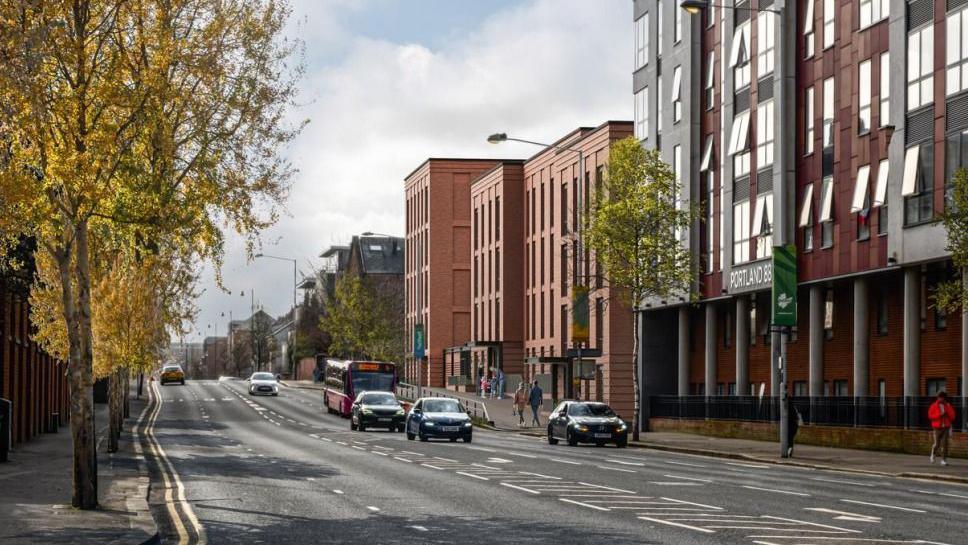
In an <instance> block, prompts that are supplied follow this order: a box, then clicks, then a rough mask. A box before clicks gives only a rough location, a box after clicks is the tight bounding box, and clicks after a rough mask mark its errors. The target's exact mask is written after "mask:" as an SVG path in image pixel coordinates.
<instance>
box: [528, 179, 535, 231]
mask: <svg viewBox="0 0 968 545" xmlns="http://www.w3.org/2000/svg"><path fill="white" fill-rule="evenodd" d="M529 193H530V195H531V234H532V235H533V234H534V223H535V221H534V201H535V197H534V190H532V191H529Z"/></svg>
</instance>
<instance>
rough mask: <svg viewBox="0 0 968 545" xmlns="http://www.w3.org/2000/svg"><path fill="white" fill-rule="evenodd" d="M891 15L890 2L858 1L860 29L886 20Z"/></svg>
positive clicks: (878, 0) (889, 0) (879, 0)
mask: <svg viewBox="0 0 968 545" xmlns="http://www.w3.org/2000/svg"><path fill="white" fill-rule="evenodd" d="M890 14H891V0H860V28H861V29H865V28H867V27H869V26H871V25H873V24H874V23H879V22H881V21H883V20H884V19H887V18H888V16H889V15H890Z"/></svg>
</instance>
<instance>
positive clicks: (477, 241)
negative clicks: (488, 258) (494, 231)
mask: <svg viewBox="0 0 968 545" xmlns="http://www.w3.org/2000/svg"><path fill="white" fill-rule="evenodd" d="M480 215H481V211H480V209H478V208H475V209H474V247H475V248H480V247H481V220H480Z"/></svg>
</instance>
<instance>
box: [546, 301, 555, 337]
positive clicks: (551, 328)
mask: <svg viewBox="0 0 968 545" xmlns="http://www.w3.org/2000/svg"><path fill="white" fill-rule="evenodd" d="M554 334H555V290H550V291H549V292H548V336H549V337H551V336H553V335H554ZM554 349H555V347H553V346H552V347H551V350H554Z"/></svg>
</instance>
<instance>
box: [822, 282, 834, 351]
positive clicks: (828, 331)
mask: <svg viewBox="0 0 968 545" xmlns="http://www.w3.org/2000/svg"><path fill="white" fill-rule="evenodd" d="M823 331H824V338H826V339H827V340H828V341H829V340H830V339H833V338H834V291H833V290H827V298H826V301H825V302H824V306H823Z"/></svg>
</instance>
